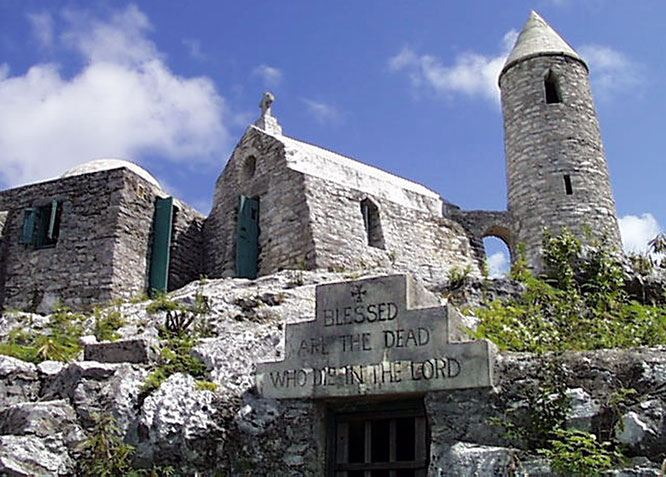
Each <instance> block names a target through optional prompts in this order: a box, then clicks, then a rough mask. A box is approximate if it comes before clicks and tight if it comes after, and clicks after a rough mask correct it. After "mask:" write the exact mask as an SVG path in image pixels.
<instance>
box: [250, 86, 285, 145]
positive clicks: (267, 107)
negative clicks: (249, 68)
mask: <svg viewBox="0 0 666 477" xmlns="http://www.w3.org/2000/svg"><path fill="white" fill-rule="evenodd" d="M274 101H275V95H274V94H273V93H271V92H270V91H266V92H265V93H264V95H263V96H262V98H261V101H260V102H259V108H260V109H261V117H260V118H259V119H257V120H256V121H255V123H254V125H255V126H257V127H258V128H259V129H263V130H264V131H266V132H267V133H269V134H276V135H282V126H280V123H279V122H278V120H277V118H275V117H273V114H272V112H271V105H272V104H273V102H274Z"/></svg>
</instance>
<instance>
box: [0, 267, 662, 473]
mask: <svg viewBox="0 0 666 477" xmlns="http://www.w3.org/2000/svg"><path fill="white" fill-rule="evenodd" d="M349 278H350V277H349V276H345V275H344V274H326V273H316V272H291V271H285V272H282V273H279V274H276V275H271V276H266V277H264V278H261V279H259V280H256V281H248V280H242V279H222V280H210V281H206V282H200V283H196V284H193V285H191V286H188V287H185V288H184V289H182V290H179V291H178V292H176V293H175V294H173V295H172V297H173V299H174V300H177V301H180V302H182V303H194V302H195V298H196V295H197V294H198V295H199V296H206V297H208V300H209V304H210V308H211V311H210V313H209V314H208V315H207V316H205V317H202V318H201V321H197V323H195V325H193V328H192V332H194V327H195V326H200V325H202V324H203V322H204V321H205V322H206V323H207V325H206V326H205V328H206V330H207V334H208V335H209V337H208V338H205V339H201V340H200V341H199V344H198V345H197V346H196V347H195V348H194V350H193V353H194V354H196V355H197V356H199V357H201V359H202V360H203V361H204V362H205V363H206V365H207V366H208V375H207V376H206V377H205V379H207V380H210V381H212V382H214V383H215V384H216V385H217V389H216V390H205V389H206V388H205V387H201V386H200V385H198V384H197V382H196V380H195V378H193V377H191V376H189V375H185V374H179V373H177V374H173V375H171V376H170V377H169V378H168V379H167V380H166V381H165V382H164V383H163V384H162V385H161V386H160V387H159V389H157V390H155V391H153V392H152V393H150V394H148V395H146V394H145V393H143V392H142V389H141V388H142V386H143V384H144V382H145V381H146V378H147V377H148V374H149V373H150V372H151V370H152V369H154V366H155V364H154V363H153V364H151V363H98V362H92V361H78V362H74V363H70V364H65V365H62V364H58V363H56V362H44V363H41V364H40V365H39V366H35V365H32V364H29V363H24V362H21V361H19V360H16V359H13V358H8V357H5V356H0V473H1V472H5V473H6V474H8V475H25V476H28V475H63V476H64V475H72V473H73V472H74V470H73V469H74V468H75V462H76V459H77V452H76V449H77V445H78V443H79V442H81V440H82V439H84V438H85V436H88V435H89V433H90V432H91V429H92V425H93V422H94V416H95V415H102V414H110V415H112V416H113V417H115V419H116V421H117V425H118V427H119V428H120V429H121V432H122V433H123V435H124V437H125V441H126V442H127V443H129V444H131V445H133V446H134V447H135V453H134V457H135V464H136V465H137V466H138V465H141V466H144V467H149V466H150V465H151V464H153V463H157V464H160V465H172V466H174V467H175V468H176V469H178V470H179V471H180V472H181V473H182V474H183V475H194V473H195V472H198V473H199V475H216V474H215V472H221V473H222V475H234V476H254V475H267V476H284V475H302V476H312V477H315V476H321V475H325V474H326V462H327V459H328V453H329V450H330V444H329V441H328V439H329V438H330V437H329V436H330V433H331V432H332V428H331V424H330V419H331V417H332V416H334V415H335V414H336V412H338V411H339V409H340V406H341V405H345V403H347V402H352V401H353V402H355V403H356V402H361V403H363V402H365V401H364V400H362V399H361V400H360V401H359V400H358V399H356V400H353V399H352V400H347V398H344V399H336V400H309V399H285V400H273V399H265V398H262V397H260V396H258V395H257V393H256V390H255V388H254V375H253V373H254V369H255V363H256V362H257V361H265V360H279V359H282V357H283V356H284V336H283V333H284V328H285V324H286V323H293V322H298V321H303V320H308V319H313V318H314V312H315V299H314V297H315V295H314V292H315V286H316V284H319V283H325V282H331V281H340V280H345V279H349ZM354 278H357V277H354ZM145 307H146V304H145V303H144V304H127V305H123V306H121V307H120V310H121V312H122V314H123V315H124V317H125V320H126V321H127V325H126V326H125V327H124V328H123V338H124V339H132V338H135V337H140V336H144V337H145V336H155V335H156V328H157V327H158V326H159V325H161V323H162V321H163V319H164V317H163V314H159V313H158V314H152V315H151V314H148V313H146V312H145ZM6 329H7V328H6V327H3V328H2V330H3V331H2V333H8V330H7V331H5V330H6ZM4 336H6V334H4V335H3V336H2V338H4ZM544 359H546V360H547V361H548V362H549V363H550V362H552V363H554V364H549V365H548V366H546V365H545V364H544V363H545V361H544ZM546 369H556V370H559V374H558V375H559V376H560V378H561V384H562V389H563V390H564V392H563V395H565V396H566V397H567V398H568V401H567V403H566V416H565V419H566V424H567V426H568V427H571V428H577V429H585V430H589V431H590V432H592V433H594V434H595V435H597V436H598V438H599V439H604V440H607V439H610V438H613V437H616V438H617V439H618V440H619V441H621V442H625V443H626V444H627V454H628V456H629V457H631V458H632V459H633V460H632V464H631V465H630V466H628V467H627V470H625V471H623V472H624V473H617V474H613V475H657V474H656V472H657V469H658V468H659V466H660V465H661V462H662V461H663V460H664V459H665V458H666V419H665V417H664V416H665V414H666V412H665V409H666V399H665V398H664V395H663V392H662V390H663V388H664V386H666V348H655V349H642V350H630V351H598V352H587V353H565V354H563V355H561V356H550V357H546V358H539V357H537V356H534V355H531V354H520V353H502V354H500V355H498V357H497V360H496V364H495V370H494V375H495V378H496V382H495V387H494V388H488V389H477V390H457V391H441V392H430V393H426V394H425V395H422V396H420V397H421V398H422V400H423V407H424V409H425V415H426V419H427V421H428V425H429V429H430V440H429V456H430V458H429V464H428V465H429V469H428V475H430V476H449V475H450V476H454V475H510V472H512V471H513V470H515V471H516V472H517V473H518V474H519V475H520V473H522V475H527V474H529V475H542V476H546V475H553V474H552V471H551V468H550V466H549V463H548V462H547V461H546V460H545V459H544V458H542V457H540V456H536V455H534V454H533V453H530V451H529V450H528V445H527V444H526V442H524V441H521V440H520V439H515V438H510V437H508V436H507V434H506V432H505V431H506V428H505V426H503V425H502V422H509V421H510V422H513V423H514V424H515V425H517V426H522V427H527V426H529V423H530V422H531V419H532V418H533V412H534V409H531V408H530V407H529V399H527V398H526V396H529V395H530V394H534V393H537V392H539V389H540V387H542V386H543V383H544V380H545V379H546V372H545V371H544V370H546ZM627 388H631V389H634V390H635V392H634V393H630V394H628V396H629V397H628V398H627V399H626V400H625V401H624V402H623V403H621V404H619V405H618V404H617V403H616V404H613V397H614V396H619V395H620V393H621V390H622V389H627ZM208 389H210V387H209V388H208ZM402 397H403V396H396V397H395V398H396V399H397V398H402ZM416 397H417V398H419V396H416ZM393 400H394V397H393V396H387V397H385V398H383V399H381V400H379V401H377V400H374V401H372V403H376V402H381V403H384V404H386V403H387V402H392V401H393ZM609 475H610V474H609Z"/></svg>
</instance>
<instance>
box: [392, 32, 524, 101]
mask: <svg viewBox="0 0 666 477" xmlns="http://www.w3.org/2000/svg"><path fill="white" fill-rule="evenodd" d="M517 37H518V33H517V32H516V31H515V30H511V31H509V32H507V33H506V34H505V35H504V38H503V39H502V46H501V52H500V53H498V54H497V55H481V54H478V53H473V52H465V53H462V54H460V55H458V56H457V57H456V59H455V61H454V62H453V64H452V65H445V64H444V63H443V62H442V60H440V59H439V58H437V57H435V56H432V55H418V54H417V53H416V52H415V51H414V50H413V49H411V48H410V47H404V48H403V49H402V50H401V51H400V52H399V53H398V54H397V55H395V56H393V57H392V58H390V59H389V61H388V66H389V69H390V70H391V71H393V72H397V71H406V72H407V73H408V75H409V78H410V80H411V83H412V86H414V87H415V88H422V87H424V86H426V87H428V88H429V89H431V90H433V91H434V92H435V93H437V94H438V95H441V96H444V97H449V96H453V95H455V94H460V93H462V94H464V95H467V96H469V97H481V98H485V99H489V100H491V101H493V102H496V103H498V102H499V87H498V86H497V78H498V76H499V73H500V71H501V70H502V66H504V62H505V61H506V57H507V55H508V54H509V52H510V51H511V47H512V46H513V44H514V43H515V41H516V38H517Z"/></svg>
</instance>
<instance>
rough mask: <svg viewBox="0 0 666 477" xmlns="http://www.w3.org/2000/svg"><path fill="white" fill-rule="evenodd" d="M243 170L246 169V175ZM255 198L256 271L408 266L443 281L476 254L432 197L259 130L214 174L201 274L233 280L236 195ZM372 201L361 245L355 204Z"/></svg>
mask: <svg viewBox="0 0 666 477" xmlns="http://www.w3.org/2000/svg"><path fill="white" fill-rule="evenodd" d="M250 171H251V172H250ZM241 194H242V195H245V196H248V197H253V198H259V200H260V206H259V209H260V212H259V217H260V221H259V227H260V235H259V242H260V243H259V245H260V255H259V275H265V274H267V273H272V272H275V271H278V270H281V269H283V268H292V269H299V268H301V269H302V268H307V269H312V268H324V269H336V270H344V269H361V268H369V267H374V266H377V265H380V266H390V267H394V268H395V269H396V270H398V271H410V272H412V273H415V274H416V275H417V276H419V277H420V278H422V279H424V280H425V281H426V282H428V283H429V284H431V285H435V284H436V285H441V284H442V283H444V282H445V281H446V279H447V275H448V271H449V270H450V269H451V268H452V267H454V266H455V267H458V268H463V269H464V268H465V267H467V266H470V267H471V269H472V273H473V274H478V273H479V266H478V263H479V261H478V259H475V257H474V252H473V250H472V246H471V245H470V242H469V239H468V237H467V235H466V233H465V230H464V229H463V228H462V227H461V226H460V225H459V224H458V223H456V222H455V221H453V220H450V219H448V218H445V217H442V213H441V210H442V201H441V198H440V197H439V195H438V194H436V193H434V192H432V191H430V190H428V189H426V188H425V187H423V186H420V185H418V184H415V183H412V182H410V181H407V180H405V179H402V178H399V177H396V176H393V175H392V174H389V173H386V172H384V171H381V170H379V169H377V168H374V167H371V166H368V165H365V164H362V163H360V162H358V161H354V160H353V159H349V158H345V157H343V156H340V155H337V154H335V153H332V152H330V151H326V150H324V149H321V148H318V147H316V146H312V145H309V144H306V143H302V142H300V141H296V140H294V139H290V138H287V137H283V136H272V135H270V134H267V133H265V132H264V131H261V130H259V129H257V128H254V127H252V128H250V129H248V132H247V133H246V134H245V136H244V137H243V139H242V140H241V142H240V143H239V145H238V147H237V148H236V150H235V152H234V154H233V156H232V158H231V159H230V161H229V163H228V164H227V166H226V168H225V170H224V172H223V173H222V175H221V176H220V178H219V179H218V183H217V187H216V195H215V201H214V204H213V209H212V212H211V214H210V216H209V217H208V218H207V219H206V223H205V226H204V237H205V238H204V240H205V243H206V247H207V254H206V256H207V260H206V264H207V271H206V273H207V274H208V275H209V276H211V277H219V276H233V275H234V272H235V270H234V268H235V241H236V223H237V218H236V215H237V209H238V197H239V195H241ZM366 199H369V200H371V201H372V204H374V206H376V207H377V212H378V220H377V221H376V222H375V223H374V225H373V227H374V229H373V231H372V234H371V235H372V237H374V239H373V240H375V241H376V243H374V244H373V245H377V246H371V245H369V244H368V232H367V231H366V229H365V224H364V218H363V214H362V212H361V202H362V201H364V200H366Z"/></svg>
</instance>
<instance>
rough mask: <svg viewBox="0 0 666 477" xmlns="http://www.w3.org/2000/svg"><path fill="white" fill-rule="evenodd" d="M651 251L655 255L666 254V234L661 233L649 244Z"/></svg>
mask: <svg viewBox="0 0 666 477" xmlns="http://www.w3.org/2000/svg"><path fill="white" fill-rule="evenodd" d="M648 245H649V246H650V249H652V252H654V253H664V252H666V232H661V233H660V234H658V235H657V236H656V237H655V238H653V239H652V240H650V241H649V242H648Z"/></svg>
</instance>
